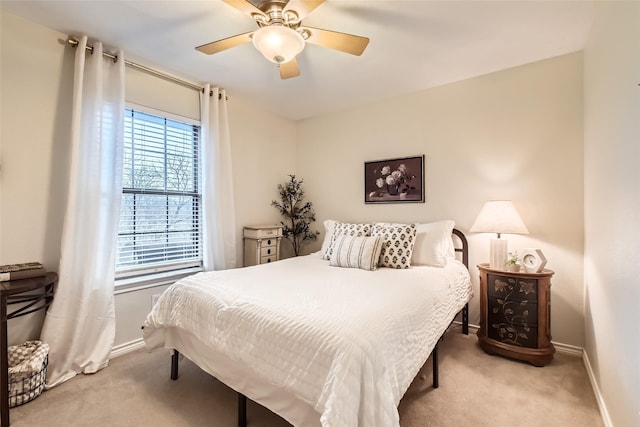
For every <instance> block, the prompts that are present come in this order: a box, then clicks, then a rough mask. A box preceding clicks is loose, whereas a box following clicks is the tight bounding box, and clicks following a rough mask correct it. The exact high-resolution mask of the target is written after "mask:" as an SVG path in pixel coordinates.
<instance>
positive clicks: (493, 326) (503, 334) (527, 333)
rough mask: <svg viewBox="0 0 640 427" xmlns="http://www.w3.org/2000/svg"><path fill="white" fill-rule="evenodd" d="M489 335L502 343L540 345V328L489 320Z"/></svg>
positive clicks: (535, 346) (527, 345) (529, 346)
mask: <svg viewBox="0 0 640 427" xmlns="http://www.w3.org/2000/svg"><path fill="white" fill-rule="evenodd" d="M487 336H488V337H489V338H490V339H492V340H496V341H498V342H501V343H505V344H510V345H517V346H519V347H527V348H537V347H538V328H535V327H534V328H531V327H528V328H527V327H524V326H516V325H509V324H506V323H500V322H497V323H492V322H489V325H488V334H487Z"/></svg>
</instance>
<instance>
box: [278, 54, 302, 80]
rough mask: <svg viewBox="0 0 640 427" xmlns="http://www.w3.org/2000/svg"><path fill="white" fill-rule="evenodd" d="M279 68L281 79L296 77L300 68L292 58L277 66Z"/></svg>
mask: <svg viewBox="0 0 640 427" xmlns="http://www.w3.org/2000/svg"><path fill="white" fill-rule="evenodd" d="M278 68H280V78H281V79H282V80H285V79H290V78H291V77H298V76H299V75H300V68H298V61H297V60H296V58H293V59H292V60H291V61H289V62H284V63H282V64H280V65H279V66H278Z"/></svg>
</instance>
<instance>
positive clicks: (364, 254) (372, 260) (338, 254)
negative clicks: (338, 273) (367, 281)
mask: <svg viewBox="0 0 640 427" xmlns="http://www.w3.org/2000/svg"><path fill="white" fill-rule="evenodd" d="M381 249H382V236H376V237H373V236H361V237H354V236H347V235H346V234H343V235H341V236H339V237H338V238H337V239H336V243H335V246H334V248H333V253H332V254H331V259H330V260H329V264H330V265H332V266H334V267H347V268H360V269H362V270H369V271H373V270H377V269H378V259H379V258H380V250H381Z"/></svg>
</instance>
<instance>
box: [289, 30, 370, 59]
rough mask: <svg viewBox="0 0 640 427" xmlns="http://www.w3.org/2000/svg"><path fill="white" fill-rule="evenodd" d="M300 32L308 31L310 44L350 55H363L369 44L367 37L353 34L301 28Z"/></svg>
mask: <svg viewBox="0 0 640 427" xmlns="http://www.w3.org/2000/svg"><path fill="white" fill-rule="evenodd" d="M300 30H303V31H306V32H307V33H308V34H309V37H308V38H307V40H306V41H307V42H309V43H312V44H317V45H319V46H324V47H328V48H330V49H335V50H339V51H341V52H345V53H350V54H351V55H356V56H360V55H362V52H364V49H365V48H366V47H367V45H368V44H369V39H368V38H367V37H361V36H356V35H353V34H346V33H340V32H338V31H330V30H322V29H320V28H312V27H300Z"/></svg>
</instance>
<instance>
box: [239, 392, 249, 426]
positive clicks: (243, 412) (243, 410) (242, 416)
mask: <svg viewBox="0 0 640 427" xmlns="http://www.w3.org/2000/svg"><path fill="white" fill-rule="evenodd" d="M238 427H247V397H246V396H245V395H244V394H242V393H238Z"/></svg>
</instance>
